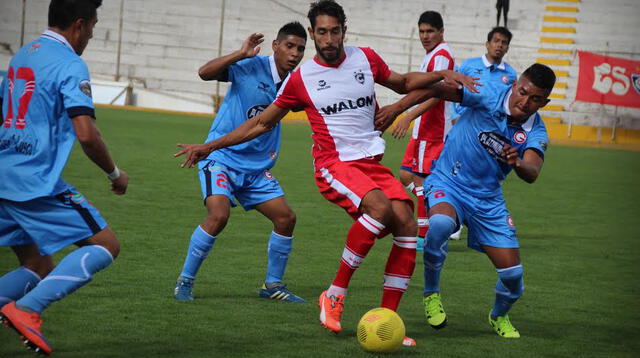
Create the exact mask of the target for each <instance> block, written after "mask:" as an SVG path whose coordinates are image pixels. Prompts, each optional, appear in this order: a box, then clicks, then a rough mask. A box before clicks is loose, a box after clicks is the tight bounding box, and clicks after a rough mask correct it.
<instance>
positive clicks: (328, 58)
mask: <svg viewBox="0 0 640 358" xmlns="http://www.w3.org/2000/svg"><path fill="white" fill-rule="evenodd" d="M315 45H316V52H317V53H318V56H319V57H320V58H321V59H322V61H323V62H325V63H328V64H333V63H336V62H337V61H338V60H339V59H340V56H342V53H343V51H344V44H343V43H342V42H341V43H340V44H339V45H338V47H333V46H327V47H325V48H320V46H318V44H317V43H316V44H315ZM327 49H334V50H335V51H334V52H333V54H327V53H326V52H325V51H326V50H327Z"/></svg>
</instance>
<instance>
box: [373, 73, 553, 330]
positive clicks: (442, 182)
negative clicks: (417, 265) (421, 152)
mask: <svg viewBox="0 0 640 358" xmlns="http://www.w3.org/2000/svg"><path fill="white" fill-rule="evenodd" d="M554 84H555V75H554V73H553V71H552V70H551V69H550V68H549V67H547V66H545V65H541V64H537V63H536V64H534V65H532V66H530V67H529V68H528V69H527V70H526V71H525V72H524V73H523V74H522V75H521V76H520V78H519V79H518V81H517V82H515V83H514V84H513V85H512V86H510V87H505V86H500V85H496V84H495V83H491V82H489V83H485V84H484V86H482V87H480V88H479V89H480V92H479V93H474V92H471V91H468V90H466V89H464V90H458V89H456V88H453V87H447V86H444V85H442V84H438V85H434V86H432V87H430V88H427V89H423V90H418V91H415V92H414V93H412V94H410V95H409V96H407V97H405V98H403V99H402V100H400V101H399V102H396V103H395V104H394V105H391V106H387V107H385V108H382V109H381V110H380V111H379V113H378V115H377V118H376V124H377V125H378V126H380V127H384V126H385V125H386V124H388V122H389V120H390V119H392V118H395V116H396V115H397V114H399V113H402V112H403V111H404V110H405V109H406V108H409V107H410V106H412V105H414V104H415V103H419V102H423V101H425V100H427V99H429V98H433V97H437V98H442V99H445V100H447V101H456V102H460V103H461V104H462V105H464V106H466V107H467V109H466V110H465V111H464V113H463V114H462V116H461V117H460V119H459V120H458V122H457V123H456V124H455V125H454V126H453V128H452V129H451V131H450V132H449V134H448V136H447V139H446V141H445V145H444V149H443V151H442V153H441V154H440V158H439V159H438V161H437V162H436V164H435V165H434V167H433V168H432V174H431V175H430V176H429V177H428V178H427V180H426V182H425V191H426V194H425V198H426V201H427V203H426V204H427V207H428V209H429V222H430V228H429V232H428V234H427V237H426V241H425V248H424V276H425V288H424V298H423V304H424V309H425V315H426V319H427V322H428V323H429V324H430V325H431V326H432V327H434V328H436V329H438V328H443V327H444V326H445V325H446V324H447V316H446V313H445V311H444V308H443V306H442V300H441V297H440V286H439V281H440V272H441V270H442V267H443V265H444V261H445V259H446V256H447V250H448V244H447V242H448V238H449V236H450V235H451V234H452V233H453V232H455V231H456V230H457V228H458V227H459V226H460V225H461V224H465V225H466V226H467V227H468V228H469V235H468V239H467V240H468V246H469V247H471V248H473V249H476V250H478V251H480V252H484V253H485V254H487V256H488V257H489V259H490V260H491V262H492V263H493V264H494V266H495V267H496V271H497V273H498V281H497V283H496V287H495V293H496V296H495V302H494V306H493V309H492V310H491V312H490V313H489V318H488V319H489V323H490V324H491V326H492V327H493V329H494V331H495V332H496V333H497V334H498V335H500V336H501V337H505V338H519V337H520V333H519V332H518V330H517V329H515V328H514V327H513V325H512V324H511V322H510V320H509V316H508V314H507V312H508V311H509V309H510V308H511V306H512V305H513V303H514V302H515V301H516V300H517V299H518V298H519V297H520V296H521V295H522V293H523V291H524V282H523V280H522V274H523V270H522V263H521V262H520V252H519V244H518V239H517V237H516V229H515V224H514V221H513V219H512V218H511V215H510V214H509V211H508V210H507V208H506V204H505V201H504V198H503V196H502V188H501V182H502V180H504V179H505V178H506V176H507V175H508V174H509V173H510V172H511V171H515V172H516V174H517V175H518V177H520V178H521V179H523V180H524V181H526V182H528V183H533V182H534V181H535V180H536V179H537V178H538V175H539V174H540V171H541V169H542V164H543V160H544V153H545V151H546V149H547V144H548V141H549V140H548V137H547V131H546V129H545V126H544V123H543V122H542V119H541V118H540V115H539V114H538V113H537V111H538V110H539V109H540V108H542V107H544V106H545V105H546V104H547V103H548V102H549V99H548V97H549V94H550V93H551V90H552V89H553V86H554Z"/></svg>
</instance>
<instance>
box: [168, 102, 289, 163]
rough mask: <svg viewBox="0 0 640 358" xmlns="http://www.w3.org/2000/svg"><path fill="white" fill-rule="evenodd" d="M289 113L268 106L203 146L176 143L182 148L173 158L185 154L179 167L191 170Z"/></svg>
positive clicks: (266, 129) (270, 126)
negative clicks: (212, 154)
mask: <svg viewBox="0 0 640 358" xmlns="http://www.w3.org/2000/svg"><path fill="white" fill-rule="evenodd" d="M288 112H289V110H288V109H284V108H280V107H278V106H276V105H275V104H271V105H269V107H267V108H266V109H265V110H264V111H263V112H262V113H260V114H259V115H257V116H255V117H253V118H251V119H249V120H248V121H246V122H244V123H242V124H241V125H239V126H238V127H237V128H236V129H234V130H233V131H231V132H229V133H228V134H227V135H225V136H222V137H220V138H218V139H216V140H214V141H212V142H209V143H204V144H182V143H178V147H181V148H184V149H182V150H181V151H179V152H178V153H176V154H174V155H173V156H174V157H179V156H181V155H184V154H186V158H185V159H184V161H183V162H182V164H181V165H180V166H181V167H183V168H184V167H185V166H186V167H187V168H193V167H194V166H195V165H196V164H197V163H198V162H199V161H201V160H203V159H205V158H206V157H207V156H208V155H209V154H211V152H213V151H215V150H218V149H222V148H227V147H230V146H232V145H236V144H240V143H244V142H248V141H250V140H252V139H253V138H256V137H258V136H260V135H261V134H264V133H266V132H268V131H270V130H271V129H273V127H275V126H276V124H278V122H280V120H282V118H284V116H285V115H286V114H287V113H288Z"/></svg>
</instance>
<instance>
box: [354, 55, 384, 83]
mask: <svg viewBox="0 0 640 358" xmlns="http://www.w3.org/2000/svg"><path fill="white" fill-rule="evenodd" d="M360 50H362V52H364V54H365V56H367V60H369V65H371V72H372V73H373V81H374V82H376V83H380V82H384V81H386V80H387V78H389V76H391V69H389V66H388V65H387V63H386V62H384V60H383V59H382V57H380V55H378V53H377V52H375V51H374V50H373V49H371V48H369V47H360Z"/></svg>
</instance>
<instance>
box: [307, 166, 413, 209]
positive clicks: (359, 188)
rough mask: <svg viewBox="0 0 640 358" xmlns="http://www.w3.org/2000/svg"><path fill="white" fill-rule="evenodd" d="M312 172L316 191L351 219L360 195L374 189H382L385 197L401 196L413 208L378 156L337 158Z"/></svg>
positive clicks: (400, 185)
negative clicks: (376, 157) (348, 159)
mask: <svg viewBox="0 0 640 358" xmlns="http://www.w3.org/2000/svg"><path fill="white" fill-rule="evenodd" d="M315 176H316V185H317V186H318V189H319V190H320V194H322V196H324V197H325V199H327V200H329V201H330V202H332V203H334V204H336V205H339V206H340V207H341V208H343V209H344V210H346V211H347V213H348V214H349V215H351V216H352V217H353V218H354V219H357V218H358V217H359V216H360V212H359V208H360V202H361V201H362V198H364V196H365V195H366V194H367V193H368V192H370V191H371V190H374V189H380V190H382V192H383V193H384V194H385V195H386V197H387V198H389V200H404V201H406V202H407V203H408V204H409V205H411V208H413V201H412V200H411V198H409V196H408V195H407V193H406V192H405V190H404V187H403V186H402V184H401V183H400V182H399V181H398V180H397V179H396V178H395V177H394V176H393V173H391V170H389V168H387V167H385V166H384V165H382V164H380V161H379V159H359V160H353V161H349V162H341V161H337V162H334V163H331V164H329V165H326V166H324V167H322V168H316V173H315Z"/></svg>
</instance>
